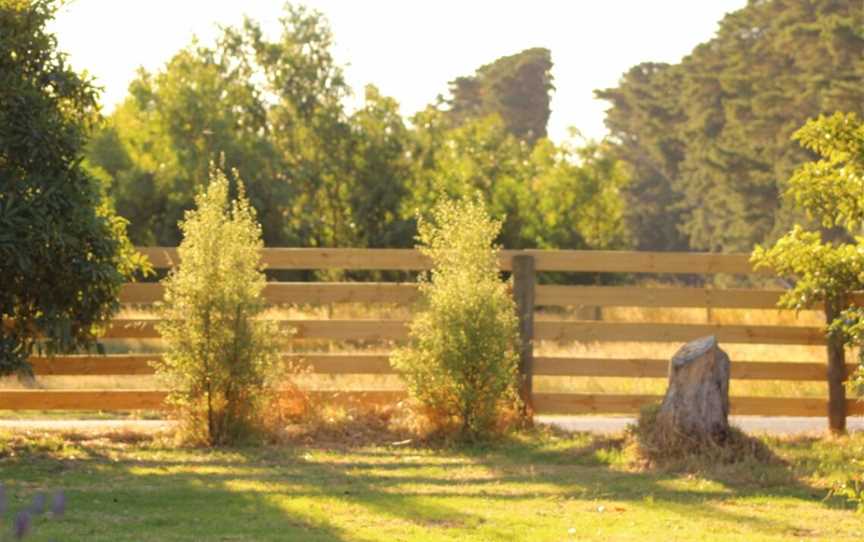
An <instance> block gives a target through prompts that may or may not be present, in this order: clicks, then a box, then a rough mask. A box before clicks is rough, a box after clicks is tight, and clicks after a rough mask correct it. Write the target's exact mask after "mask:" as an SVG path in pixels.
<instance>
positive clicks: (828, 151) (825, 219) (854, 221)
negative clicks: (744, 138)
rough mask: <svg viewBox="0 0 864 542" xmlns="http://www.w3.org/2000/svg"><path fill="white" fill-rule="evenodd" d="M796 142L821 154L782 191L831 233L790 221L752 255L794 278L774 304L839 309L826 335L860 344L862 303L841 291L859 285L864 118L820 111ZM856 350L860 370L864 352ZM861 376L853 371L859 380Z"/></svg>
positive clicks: (862, 276)
mask: <svg viewBox="0 0 864 542" xmlns="http://www.w3.org/2000/svg"><path fill="white" fill-rule="evenodd" d="M795 139H796V140H798V141H799V142H800V143H801V144H802V145H803V146H804V147H806V148H807V149H809V150H811V151H813V152H815V153H817V154H818V155H819V156H820V157H821V159H820V160H818V161H813V162H809V163H806V164H804V165H802V166H801V167H800V168H798V169H797V170H796V171H795V173H794V175H793V176H792V177H791V179H790V180H789V188H788V190H787V195H788V197H789V198H790V199H791V200H792V201H794V202H795V204H796V205H798V206H800V207H801V208H803V209H804V210H805V211H806V212H807V213H808V214H809V215H810V216H811V217H812V218H814V219H815V220H816V222H817V223H818V224H821V225H822V227H823V228H826V229H834V230H835V231H834V232H831V231H829V230H823V231H810V230H807V229H805V228H804V227H802V226H800V225H797V224H796V225H795V226H794V227H793V228H792V229H791V231H789V232H788V233H786V234H785V235H784V236H783V237H781V238H780V239H779V240H778V241H777V242H776V243H774V245H773V246H771V247H768V248H765V247H762V246H757V247H756V250H755V251H754V252H753V258H752V259H753V262H754V263H755V266H756V267H757V268H759V267H766V268H770V269H772V270H773V271H774V272H776V273H777V274H778V275H780V276H784V277H788V278H790V279H793V280H794V281H795V282H794V287H793V288H791V289H790V290H789V291H788V292H786V293H785V294H784V295H783V297H782V298H781V300H780V306H782V307H785V308H789V309H796V310H801V309H806V308H808V307H810V306H811V305H813V304H814V303H816V302H826V303H827V304H828V305H829V306H830V307H831V308H832V312H834V313H835V314H838V316H837V318H836V319H835V320H834V321H833V322H832V323H831V329H832V332H834V333H838V334H840V335H841V336H843V337H844V338H845V340H846V342H847V343H849V344H854V345H856V346H858V347H861V346H864V308H862V307H856V306H852V305H850V303H849V299H848V298H847V294H848V293H850V292H853V291H857V290H861V289H864V235H862V233H864V121H862V120H861V119H860V118H859V117H858V116H857V115H855V114H854V113H847V114H843V113H835V114H834V115H832V116H830V117H826V116H821V117H819V118H818V119H815V120H811V121H808V122H807V124H805V125H804V127H803V128H801V129H800V130H798V131H797V132H796V133H795ZM837 229H840V230H841V231H840V232H837V231H836V230H837ZM840 309H845V310H843V311H842V312H841V311H840ZM859 352H860V353H861V355H862V357H861V363H862V367H864V349H860V348H859ZM861 377H864V374H862V373H861V371H859V383H860V381H861V380H860V379H861Z"/></svg>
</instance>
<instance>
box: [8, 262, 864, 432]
mask: <svg viewBox="0 0 864 542" xmlns="http://www.w3.org/2000/svg"><path fill="white" fill-rule="evenodd" d="M140 250H141V251H142V252H143V253H145V254H146V255H147V256H148V257H149V258H150V260H151V262H152V263H153V265H154V267H156V268H168V267H170V266H172V265H174V264H175V263H176V262H177V252H176V249H173V248H142V249H140ZM262 257H263V261H264V263H265V264H266V266H267V268H268V269H272V270H323V269H343V270H390V271H392V270H401V271H416V270H423V269H427V268H428V267H429V262H428V261H427V259H426V258H425V257H423V256H422V255H421V254H420V253H418V252H417V251H414V250H400V249H305V248H270V249H265V250H264V253H263V256H262ZM500 263H501V268H502V270H506V271H511V272H512V273H513V279H514V296H515V298H516V301H517V306H518V309H519V316H520V332H521V334H522V337H523V348H522V350H521V352H520V368H521V370H522V373H523V388H522V392H523V396H524V397H525V398H526V399H527V400H528V401H529V402H530V404H531V405H532V406H533V409H534V411H535V412H536V413H539V414H589V413H592V414H593V413H633V412H636V411H637V410H638V409H639V408H640V407H641V406H643V405H644V404H646V403H649V402H652V401H657V400H659V399H660V397H658V396H647V395H624V394H585V393H533V392H532V378H533V377H534V376H579V377H631V378H640V377H648V378H657V377H661V378H662V377H665V376H666V375H667V370H668V360H667V359H599V358H592V357H549V356H536V357H535V356H534V348H533V345H534V342H536V341H560V342H569V341H577V342H594V341H600V342H610V341H611V342H616V341H648V342H676V343H683V342H686V341H690V340H692V339H695V338H697V337H700V336H704V335H709V334H713V335H715V336H717V338H718V340H719V341H720V342H721V343H751V344H753V343H755V344H770V345H825V346H826V357H825V360H823V361H818V362H807V363H804V362H801V363H799V362H788V361H782V360H778V361H775V362H750V361H737V360H733V363H732V378H733V379H744V380H783V381H790V380H792V381H823V382H827V383H828V392H829V395H828V398H827V399H825V398H790V397H738V396H735V397H732V400H731V410H732V413H733V414H748V415H783V416H826V415H827V416H828V418H829V426H830V427H831V428H832V429H833V430H835V431H842V430H843V429H844V428H845V419H846V416H847V415H850V414H859V415H860V414H864V405H862V404H861V403H858V402H855V401H852V400H847V399H846V397H845V395H844V387H843V381H844V380H845V379H846V377H847V375H848V374H849V373H850V372H851V370H852V369H853V366H852V365H847V364H845V362H844V359H843V349H842V348H837V347H836V345H831V344H828V341H827V340H826V336H825V332H824V329H823V328H822V327H821V326H818V327H817V326H811V327H804V326H781V325H744V324H735V325H731V324H711V323H708V324H692V323H647V322H638V323H630V322H627V323H624V322H605V321H584V320H564V319H561V320H547V319H543V320H537V321H534V315H535V308H536V307H561V306H579V305H582V306H586V305H587V306H603V307H615V306H626V307H695V308H709V309H715V308H716V309H720V308H734V309H773V308H776V303H777V301H778V299H779V297H780V295H781V294H782V290H765V289H716V288H696V287H663V288H649V287H640V286H560V285H539V284H537V281H536V273H537V272H541V271H568V272H615V273H673V274H712V273H728V274H736V275H748V274H758V273H757V272H754V271H753V270H752V268H751V266H750V264H749V258H748V256H747V255H744V254H725V255H721V254H694V253H650V252H611V251H566V250H562V251H541V250H524V251H503V252H502V254H501V262H500ZM162 294H163V291H162V287H161V286H160V285H159V284H152V283H138V284H128V285H126V286H125V287H124V288H123V290H122V293H121V302H122V303H128V304H149V303H153V302H155V301H158V300H160V299H161V297H162ZM264 295H265V296H266V298H267V300H268V301H269V302H271V303H274V304H330V303H343V302H356V303H394V304H399V305H409V304H411V303H412V302H413V301H414V300H415V299H416V297H417V288H416V284H415V283H410V282H408V283H396V282H332V283H327V282H303V283H299V282H297V283H284V282H271V283H268V285H267V287H266V289H265V293H264ZM856 301H858V302H861V301H864V300H862V299H857V298H856ZM154 324H155V321H153V320H122V319H117V320H114V321H113V322H112V324H111V325H110V326H109V328H108V329H107V331H106V333H105V335H104V337H105V338H107V339H111V338H124V339H144V338H146V339H158V333H157V331H156V329H155V325H154ZM283 324H284V325H285V326H288V327H290V328H293V330H294V333H295V334H294V337H295V338H297V339H326V340H329V341H342V340H373V341H376V340H377V341H401V340H404V339H406V338H407V325H406V324H407V321H406V320H395V319H352V320H338V319H319V320H308V319H295V320H284V321H283ZM285 356H286V358H290V359H294V358H302V360H303V361H304V362H305V363H306V364H308V365H309V367H310V368H311V370H312V371H313V372H315V373H325V374H375V375H384V374H393V373H395V371H394V370H393V369H392V368H391V367H390V365H389V363H388V359H387V356H386V355H380V354H375V355H373V354H364V353H357V354H331V353H303V354H286V355H285ZM156 357H158V354H134V355H107V356H92V355H91V356H83V355H82V356H58V357H54V358H41V357H35V358H33V359H32V363H33V366H34V368H35V372H36V373H37V375H40V376H41V375H147V374H152V372H153V370H152V368H151V367H150V366H149V364H148V361H150V360H153V359H155V358H156ZM314 393H317V394H319V395H323V396H325V397H326V398H327V399H329V400H333V401H347V402H354V401H363V402H367V403H370V402H371V403H386V402H393V401H396V400H398V398H400V397H402V396H403V395H404V392H399V391H365V392H347V391H343V392H314ZM164 396H165V392H164V391H161V390H31V389H27V390H2V391H0V409H64V410H65V409H82V410H91V409H97V410H111V409H116V410H133V409H159V408H162V401H163V398H164Z"/></svg>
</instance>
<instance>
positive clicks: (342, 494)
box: [0, 430, 843, 541]
mask: <svg viewBox="0 0 864 542" xmlns="http://www.w3.org/2000/svg"><path fill="white" fill-rule="evenodd" d="M391 437H393V435H387V438H388V439H389V438H391ZM149 439H150V437H140V438H138V437H134V436H128V435H127V436H122V435H115V436H113V437H106V438H103V439H98V438H90V437H87V436H85V437H80V438H79V437H76V436H75V435H70V434H67V435H59V436H57V437H55V438H53V439H44V440H41V441H40V440H39V439H33V438H28V439H23V440H21V441H20V442H18V443H13V444H12V445H11V446H7V447H6V448H3V447H0V470H2V472H3V478H4V481H5V482H7V483H8V484H9V487H10V488H13V489H15V490H16V491H19V493H21V494H25V493H28V492H31V491H32V490H33V489H34V488H42V489H52V488H55V487H63V488H65V489H66V491H67V493H68V495H69V500H70V505H69V514H68V519H67V520H64V524H63V526H62V527H63V529H61V530H57V531H52V530H51V529H52V528H53V527H52V525H46V531H45V532H46V533H48V534H50V535H57V536H59V535H61V534H62V535H64V536H63V538H70V536H67V534H70V533H71V535H73V536H71V537H72V538H76V537H77V538H80V539H85V538H86V539H88V540H138V539H140V533H146V534H147V538H148V539H158V540H200V539H220V538H221V539H226V540H228V539H230V540H292V539H297V540H311V541H341V540H349V539H350V540H360V541H362V540H381V539H389V538H392V537H391V536H389V535H392V534H393V533H400V535H404V537H406V539H412V538H417V537H419V536H421V535H422V533H424V532H426V531H428V530H430V529H435V530H452V532H453V533H457V532H458V533H461V532H462V530H465V531H466V532H467V531H473V530H475V529H477V528H482V529H484V530H483V532H484V535H485V534H490V536H491V535H494V536H498V537H499V538H500V539H507V536H508V535H512V533H508V532H506V525H505V526H503V527H502V526H501V525H494V526H493V525H490V524H488V523H487V519H486V517H485V514H484V509H490V508H496V509H502V510H508V509H513V510H518V509H519V508H520V506H521V505H522V504H523V503H531V502H535V503H536V502H537V501H538V500H540V501H542V502H543V504H542V506H547V504H545V503H553V504H554V503H561V502H567V501H568V500H579V501H587V502H590V503H598V502H604V501H608V502H627V503H630V504H628V506H629V507H632V508H639V509H644V510H649V511H650V510H657V511H663V512H666V513H669V514H672V515H675V516H677V517H679V518H680V519H681V521H694V520H701V519H705V520H712V521H716V520H721V521H725V522H729V523H734V524H742V525H746V526H747V527H748V528H749V529H751V530H752V531H754V532H758V533H764V534H769V533H770V534H776V533H789V534H794V533H796V532H798V529H799V528H798V527H796V526H795V524H794V520H795V518H794V517H792V518H788V520H787V519H785V518H783V519H778V518H776V517H775V518H771V517H764V516H763V515H759V514H758V511H756V512H754V513H742V512H740V511H739V510H740V508H736V509H735V510H732V509H730V508H732V506H730V505H734V504H735V502H736V501H738V500H743V499H760V498H766V499H780V500H792V501H803V502H808V503H816V504H818V502H819V501H821V500H822V499H823V497H824V493H825V492H824V489H819V488H814V487H812V486H810V485H808V484H807V483H806V482H804V481H802V480H803V477H804V476H806V475H808V473H813V472H815V469H818V468H820V467H819V465H820V462H819V461H818V460H815V459H814V460H812V461H809V460H808V461H801V462H800V464H799V463H798V462H796V465H798V466H799V467H800V468H799V469H798V470H797V471H796V470H794V469H793V468H791V467H790V466H789V465H787V464H784V463H782V462H780V461H777V462H773V463H769V464H753V465H733V466H729V467H722V466H721V467H718V468H717V469H715V470H712V471H709V472H704V473H699V474H698V475H697V476H696V478H697V479H701V480H704V481H705V483H704V484H702V483H694V477H693V476H692V475H682V474H680V473H675V472H662V471H660V472H657V471H634V470H629V469H628V467H627V464H626V457H625V450H623V445H624V441H623V439H620V438H608V437H597V436H591V435H587V434H575V435H572V434H567V433H563V432H558V431H553V430H537V431H535V432H533V433H527V434H521V435H515V436H512V437H510V438H507V439H504V440H502V441H500V442H496V443H494V444H491V445H487V446H474V447H464V448H443V449H430V448H428V447H410V446H407V445H400V446H389V447H388V446H385V445H381V444H379V445H377V446H369V445H368V443H364V444H363V445H360V446H357V447H347V448H346V447H340V448H338V449H334V448H320V447H317V446H314V447H313V446H296V445H295V446H271V447H260V448H232V449H223V450H196V449H172V448H168V447H160V446H159V445H158V444H156V443H154V442H153V441H152V440H149ZM776 445H777V444H776V443H775V447H776ZM814 445H815V444H814V442H807V441H801V442H800V443H796V442H794V441H789V442H788V443H785V444H783V446H785V450H786V451H787V452H788V451H790V450H791V452H792V455H793V456H794V455H796V453H798V455H801V456H805V455H806V453H805V450H806V449H808V448H813V446H814ZM3 450H6V453H5V454H4V453H3ZM10 450H11V451H12V453H10V452H9V451H10ZM4 456H5V457H4ZM842 459H843V458H837V460H838V461H839V460H842ZM808 469H809V470H808ZM697 481H698V480H697ZM46 484H48V485H50V486H51V487H46ZM466 503H467V504H468V506H466ZM834 504H836V503H834ZM514 513H518V512H514ZM337 516H338V519H337ZM370 523H372V524H371V525H370ZM379 526H380V531H377V532H376V529H378V528H379ZM58 529H59V527H58ZM364 533H365V534H364Z"/></svg>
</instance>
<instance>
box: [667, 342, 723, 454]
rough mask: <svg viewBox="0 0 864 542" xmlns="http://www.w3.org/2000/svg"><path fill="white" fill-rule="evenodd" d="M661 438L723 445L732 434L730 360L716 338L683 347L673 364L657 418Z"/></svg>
mask: <svg viewBox="0 0 864 542" xmlns="http://www.w3.org/2000/svg"><path fill="white" fill-rule="evenodd" d="M656 424H657V425H656V429H657V430H658V432H659V434H660V435H667V436H669V437H671V436H673V435H680V436H684V437H688V438H690V439H693V440H699V441H705V440H711V441H715V442H716V441H722V440H724V439H725V438H726V436H727V434H728V431H729V356H728V355H726V352H724V351H723V350H721V349H720V347H719V346H718V345H717V339H716V338H715V337H713V336H711V337H703V338H701V339H696V340H695V341H692V342H689V343H687V344H685V345H684V346H683V347H681V349H680V350H678V352H677V353H676V354H675V355H674V356H673V357H672V361H671V362H670V363H669V387H668V389H667V390H666V396H665V397H664V398H663V404H662V405H661V406H660V411H659V412H658V414H657V420H656Z"/></svg>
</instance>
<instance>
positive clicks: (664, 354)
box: [0, 303, 853, 397]
mask: <svg viewBox="0 0 864 542" xmlns="http://www.w3.org/2000/svg"><path fill="white" fill-rule="evenodd" d="M594 313H595V311H587V312H586V311H585V310H584V308H583V309H580V308H578V307H577V308H572V309H568V310H541V311H538V313H537V315H536V319H537V320H550V319H564V320H578V319H579V316H584V315H585V314H594ZM410 314H411V313H410V309H409V308H408V307H401V306H396V305H390V304H386V305H385V304H381V305H364V304H358V303H342V304H333V305H325V306H302V307H290V308H288V307H274V308H271V309H270V310H268V312H267V314H266V317H267V318H274V319H298V320H302V319H327V318H330V319H394V320H404V319H408V318H410ZM600 314H601V318H602V320H603V321H607V322H652V323H684V324H706V323H717V324H744V325H783V326H822V325H824V316H823V314H822V313H821V312H819V311H801V312H799V313H795V312H793V311H781V310H740V309H713V310H706V309H682V308H637V307H604V308H603V309H602V310H601V311H600ZM118 317H119V318H128V319H150V318H153V317H154V316H153V312H152V311H150V310H149V309H148V308H147V307H143V306H138V307H124V309H123V310H122V311H121V313H120V314H119V315H118ZM680 346H681V344H680V343H653V342H651V343H649V342H595V343H585V342H571V343H565V344H559V343H554V342H549V341H541V342H538V343H537V344H536V345H535V353H536V355H540V356H563V357H590V358H609V359H615V358H619V359H620V358H642V359H669V358H671V356H672V355H673V354H674V353H675V351H676V350H677V349H678V348H679V347H680ZM104 347H105V350H106V352H108V353H111V354H120V353H135V352H141V353H157V352H160V351H161V349H162V345H161V342H160V341H159V340H153V339H112V340H106V341H104ZM392 347H393V344H392V343H389V342H386V341H384V342H374V341H350V342H340V341H327V340H299V339H298V340H294V341H292V344H291V349H292V350H293V351H295V352H300V353H302V352H330V353H349V352H362V353H369V354H385V353H387V352H389V351H390V349H391V348H392ZM721 347H722V348H723V349H724V350H726V352H727V353H728V354H729V356H730V358H731V359H732V362H733V363H734V362H735V361H760V362H771V361H785V362H819V363H824V362H825V359H826V353H825V348H824V347H821V346H797V345H759V344H722V345H721ZM848 359H853V358H852V356H851V355H850V357H849V358H848ZM298 384H299V385H300V386H301V387H303V388H307V389H319V390H393V389H402V388H403V385H402V382H401V380H400V379H399V377H398V376H396V375H359V374H358V375H354V374H351V375H317V374H308V375H301V376H300V377H298ZM28 385H29V386H32V385H34V384H33V383H30V384H28ZM35 385H36V386H39V387H42V388H44V389H83V388H89V389H118V388H124V389H148V388H149V389H152V388H154V387H156V386H157V384H156V382H155V379H154V378H152V377H148V376H110V377H106V376H103V377H100V376H92V377H88V376H80V377H79V376H45V377H38V378H37V380H36V382H35ZM22 386H23V384H21V383H20V382H18V381H17V380H16V379H15V378H6V379H0V388H6V389H10V388H21V387H22ZM534 386H535V390H536V391H538V392H570V393H624V394H631V393H632V394H662V393H663V391H664V390H665V387H666V382H665V379H662V378H612V377H544V376H538V377H535V380H534ZM730 391H731V393H732V395H733V396H734V395H748V396H782V397H821V396H826V395H827V387H826V384H825V383H823V382H792V381H743V380H733V381H732V383H731V388H730Z"/></svg>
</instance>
